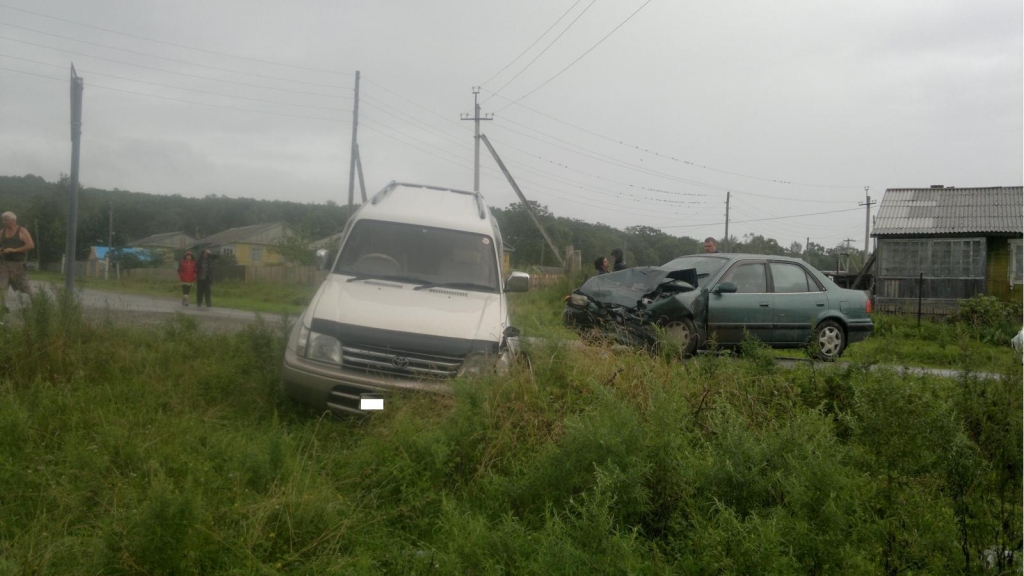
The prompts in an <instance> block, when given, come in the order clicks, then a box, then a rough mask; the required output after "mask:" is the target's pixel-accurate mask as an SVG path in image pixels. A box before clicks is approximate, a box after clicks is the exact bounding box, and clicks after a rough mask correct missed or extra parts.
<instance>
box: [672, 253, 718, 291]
mask: <svg viewBox="0 0 1024 576" xmlns="http://www.w3.org/2000/svg"><path fill="white" fill-rule="evenodd" d="M728 261H729V259H728V258H723V257H720V256H683V257H682V258H676V259H675V260H673V261H671V262H669V263H668V264H665V265H664V266H662V268H666V269H669V270H685V269H687V268H695V269H696V270H697V286H698V287H700V286H704V285H705V284H707V281H708V278H711V277H712V276H714V275H715V273H716V272H718V271H719V270H721V269H722V266H725V263H726V262H728Z"/></svg>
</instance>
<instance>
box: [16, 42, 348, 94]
mask: <svg viewBox="0 0 1024 576" xmlns="http://www.w3.org/2000/svg"><path fill="white" fill-rule="evenodd" d="M0 40H9V41H11V42H17V43H19V44H27V45H28V46H35V47H37V48H45V49H47V50H53V51H54V52H62V53H64V54H74V55H76V56H84V57H86V58H93V59H95V60H102V61H104V62H112V63H114V64H121V65H124V66H132V67H135V68H142V69H144V70H153V71H155V72H163V73H165V74H175V75H177V76H187V77H189V78H197V79H200V80H208V81H210V82H223V83H225V84H234V85H235V86H247V87H249V88H260V89H262V90H273V91H275V92H289V93H291V94H304V95H306V96H319V97H321V98H334V99H338V100H351V99H352V96H351V95H344V96H339V95H335V94H324V93H322V92H306V91H303V90H291V89H288V88H275V87H273V86H263V85H261V84H249V83H247V82H238V81H235V80H225V79H224V78H211V77H209V76H200V75H198V74H189V73H188V72H178V71H176V70H168V69H166V68H156V67H155V66H146V65H144V64H135V63H134V62H125V61H124V60H116V59H114V58H105V57H103V56H96V55H95V54H88V53H86V52H76V51H74V50H68V49H66V48H55V47H53V46H47V45H46V44H38V43H36V42H28V41H26V40H19V39H17V38H11V37H9V36H0Z"/></svg>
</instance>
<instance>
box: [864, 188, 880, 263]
mask: <svg viewBox="0 0 1024 576" xmlns="http://www.w3.org/2000/svg"><path fill="white" fill-rule="evenodd" d="M870 189H871V187H870V186H865V187H864V196H866V197H867V200H866V201H864V202H861V203H860V206H863V207H864V209H865V210H864V262H865V263H867V261H868V253H869V252H871V245H870V244H869V243H868V242H870V241H871V205H872V204H877V203H878V202H872V201H871V195H870V194H868V190H870Z"/></svg>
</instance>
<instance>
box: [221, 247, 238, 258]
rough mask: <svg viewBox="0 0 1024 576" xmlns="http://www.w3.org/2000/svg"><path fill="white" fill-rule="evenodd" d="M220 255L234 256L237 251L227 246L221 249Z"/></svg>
mask: <svg viewBox="0 0 1024 576" xmlns="http://www.w3.org/2000/svg"><path fill="white" fill-rule="evenodd" d="M220 253H221V255H222V256H234V254H235V249H234V248H228V247H227V246H225V247H224V248H221V249H220Z"/></svg>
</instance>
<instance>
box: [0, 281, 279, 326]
mask: <svg viewBox="0 0 1024 576" xmlns="http://www.w3.org/2000/svg"><path fill="white" fill-rule="evenodd" d="M31 285H32V289H33V290H46V289H49V288H50V286H51V284H49V283H47V282H31ZM77 292H78V294H79V297H80V299H81V302H82V307H83V308H84V309H85V311H86V314H87V315H88V316H91V317H96V316H100V315H103V314H106V313H108V312H109V313H110V314H111V316H112V317H113V318H115V319H117V320H118V321H120V322H123V323H129V324H156V323H160V322H163V321H165V320H166V319H167V317H168V316H169V315H171V314H175V313H182V314H184V315H186V316H189V317H191V318H195V319H196V320H198V321H199V322H200V324H201V325H202V326H203V327H206V328H211V329H214V330H217V331H234V330H237V329H239V328H241V327H243V326H245V325H247V324H251V323H252V322H255V321H256V318H257V314H256V313H255V312H248V311H245V310H235V309H232V308H218V307H216V306H215V307H213V308H205V307H204V308H199V307H198V306H195V303H194V302H191V304H192V306H182V305H181V300H180V299H177V298H170V297H161V296H143V295H139V294H123V293H120V292H108V291H105V290H94V289H92V288H79V289H77ZM7 302H8V305H9V306H10V307H11V309H12V311H14V310H17V309H18V308H20V306H21V305H22V302H21V299H20V298H17V297H14V296H10V297H8V299H7ZM259 316H262V317H263V319H264V320H265V321H267V322H269V323H273V324H278V323H280V322H281V321H282V320H283V318H282V316H281V315H279V314H267V313H261V314H260V315H259Z"/></svg>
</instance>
